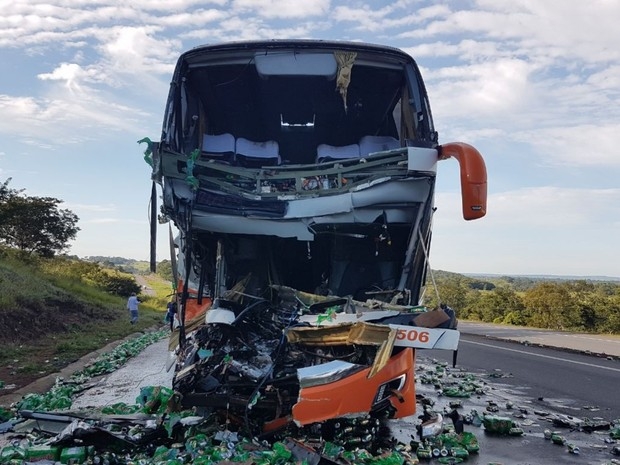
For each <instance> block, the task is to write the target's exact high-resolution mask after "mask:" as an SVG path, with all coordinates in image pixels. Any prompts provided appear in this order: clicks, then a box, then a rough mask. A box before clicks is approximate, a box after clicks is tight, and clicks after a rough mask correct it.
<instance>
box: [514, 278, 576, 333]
mask: <svg viewBox="0 0 620 465" xmlns="http://www.w3.org/2000/svg"><path fill="white" fill-rule="evenodd" d="M523 302H524V304H525V308H526V311H527V314H528V318H527V323H528V325H529V326H535V327H537V328H551V329H566V328H573V327H574V326H575V322H576V321H578V320H579V315H578V308H577V305H576V304H575V302H574V300H573V298H572V297H571V294H570V292H569V290H568V287H567V286H566V285H563V284H558V283H551V282H542V283H540V284H537V285H536V286H534V287H533V288H532V289H530V290H528V291H527V292H526V293H525V296H524V298H523Z"/></svg>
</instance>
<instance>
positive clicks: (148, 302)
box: [0, 249, 171, 392]
mask: <svg viewBox="0 0 620 465" xmlns="http://www.w3.org/2000/svg"><path fill="white" fill-rule="evenodd" d="M140 281H142V282H145V283H146V285H147V287H148V289H149V290H150V294H152V295H144V293H142V294H140V295H139V298H140V300H141V301H142V304H141V305H140V318H139V321H138V323H137V324H136V325H130V324H129V314H128V311H127V309H126V299H127V298H126V297H125V295H126V294H127V293H128V292H130V291H128V289H130V288H131V286H134V287H135V286H137V284H136V282H135V281H134V278H133V276H132V275H131V274H129V273H124V272H122V271H119V270H114V269H107V268H103V267H102V266H100V265H97V264H94V263H89V262H83V261H80V260H75V259H66V258H55V259H39V258H32V257H26V256H22V255H19V254H17V253H14V251H10V250H6V249H0V345H1V347H2V350H1V351H0V387H2V385H4V391H0V392H6V388H7V387H10V386H12V385H15V388H20V387H23V386H24V385H26V384H28V383H29V382H31V381H34V380H35V379H37V378H40V377H42V376H45V375H47V374H50V373H54V372H56V371H58V370H59V369H60V368H63V367H64V366H66V365H68V364H69V363H71V362H73V361H75V360H77V359H78V358H80V357H82V356H84V355H86V354H88V353H89V352H91V351H93V350H97V349H99V348H101V347H103V346H105V345H106V344H108V343H110V342H113V341H118V340H122V339H123V338H125V337H127V336H129V335H130V334H133V333H135V332H136V331H145V330H149V329H152V328H154V327H157V328H159V327H162V326H163V325H164V322H163V318H164V314H165V310H166V302H167V300H168V298H169V297H168V296H169V295H170V292H171V285H170V283H169V282H167V281H165V280H163V279H162V278H161V277H159V276H158V275H154V274H148V273H147V274H144V275H141V277H140ZM127 286H129V287H127ZM138 288H139V287H138ZM123 294H125V295H123Z"/></svg>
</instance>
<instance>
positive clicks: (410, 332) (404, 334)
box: [396, 329, 430, 343]
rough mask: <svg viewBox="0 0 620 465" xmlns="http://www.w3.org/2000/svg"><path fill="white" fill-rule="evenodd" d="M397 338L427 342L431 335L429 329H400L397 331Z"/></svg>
mask: <svg viewBox="0 0 620 465" xmlns="http://www.w3.org/2000/svg"><path fill="white" fill-rule="evenodd" d="M396 339H399V340H407V341H412V342H413V341H418V342H422V343H426V342H428V341H429V339H430V336H429V334H428V331H417V330H415V329H399V330H397V331H396Z"/></svg>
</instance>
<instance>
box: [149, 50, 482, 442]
mask: <svg viewBox="0 0 620 465" xmlns="http://www.w3.org/2000/svg"><path fill="white" fill-rule="evenodd" d="M151 152H152V154H151V156H152V159H151V160H150V163H151V165H152V179H153V181H154V182H155V183H158V184H159V185H160V186H161V188H162V199H163V205H161V212H160V215H159V217H160V221H163V222H166V221H171V222H172V223H173V224H174V225H175V226H176V229H178V235H177V236H176V238H174V239H171V247H172V248H173V250H174V254H173V255H172V262H173V271H174V274H175V277H174V279H175V281H176V283H177V285H178V286H177V292H178V303H179V318H180V321H181V325H180V327H179V328H178V329H177V330H176V331H175V333H174V334H173V340H174V342H173V345H174V346H176V362H175V375H174V380H173V388H174V390H175V391H176V392H177V394H178V398H179V401H180V402H181V404H182V405H183V406H185V407H189V406H191V407H194V408H196V409H198V410H200V411H202V412H203V413H204V414H205V415H207V414H209V415H214V416H215V417H216V418H217V417H218V416H219V418H221V421H222V424H224V422H225V426H226V428H227V429H232V428H237V429H239V430H244V431H246V432H249V433H251V434H254V435H268V434H276V433H277V432H278V431H282V430H287V429H290V428H304V429H305V430H306V431H317V428H318V430H319V431H320V434H321V436H322V437H329V435H330V434H331V435H332V436H338V435H339V434H344V433H343V431H348V432H350V435H349V436H350V438H349V440H350V441H353V440H354V439H352V438H355V441H357V444H358V445H365V444H366V442H369V441H372V439H373V436H374V435H373V431H375V429H373V428H374V426H373V427H370V428H368V427H363V426H360V425H366V426H367V425H369V424H371V425H375V421H377V420H380V419H391V418H402V417H407V416H410V415H413V414H414V413H415V410H416V405H415V404H416V398H415V388H414V387H415V384H414V360H415V351H416V349H418V348H443V349H447V350H456V348H457V346H458V340H459V333H458V331H457V330H456V319H455V316H454V314H453V313H450V312H449V311H444V310H442V309H441V308H438V309H435V310H429V309H426V308H425V307H423V306H422V305H421V303H422V302H421V299H422V296H423V290H424V286H425V281H426V275H427V270H428V269H429V265H428V261H429V251H430V245H431V225H432V219H433V213H434V211H435V206H434V200H433V199H434V194H435V179H436V174H437V163H438V162H440V161H441V160H444V159H447V158H451V157H453V158H455V159H456V160H457V161H458V162H459V164H460V170H461V171H460V172H461V179H460V182H461V192H462V210H463V217H464V218H465V219H466V220H473V219H477V218H480V217H482V216H484V215H485V213H486V170H485V165H484V161H483V159H482V157H481V156H480V154H479V153H478V151H477V150H476V149H475V148H473V147H471V146H470V145H467V144H464V143H448V144H439V142H438V134H437V131H436V130H435V127H434V125H433V120H432V117H431V110H430V106H429V101H428V98H427V94H426V90H425V87H424V83H423V80H422V77H421V75H420V72H419V70H418V67H417V65H416V63H415V61H414V60H413V59H412V58H411V57H410V56H408V55H407V54H405V53H404V52H402V51H400V50H398V49H395V48H391V47H385V46H378V45H371V44H364V43H352V42H330V41H320V40H273V41H249V42H233V43H223V44H218V45H206V46H200V47H197V48H194V49H192V50H189V51H187V52H185V53H183V54H182V55H181V56H180V58H179V60H178V63H177V65H176V69H175V71H174V75H173V78H172V83H171V87H170V92H169V97H168V101H167V104H166V109H165V115H164V122H163V130H162V135H161V140H160V141H158V142H157V143H152V144H151ZM344 425H349V426H344ZM355 425H356V426H355ZM359 428H362V429H361V430H360V429H359ZM330 431H331V433H330Z"/></svg>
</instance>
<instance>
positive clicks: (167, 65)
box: [0, 0, 620, 276]
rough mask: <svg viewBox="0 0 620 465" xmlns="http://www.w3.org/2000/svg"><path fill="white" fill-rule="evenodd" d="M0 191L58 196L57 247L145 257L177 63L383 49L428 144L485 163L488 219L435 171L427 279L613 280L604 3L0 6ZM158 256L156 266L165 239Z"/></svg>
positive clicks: (142, 1) (619, 108)
mask: <svg viewBox="0 0 620 465" xmlns="http://www.w3.org/2000/svg"><path fill="white" fill-rule="evenodd" d="M0 12H1V13H0V63H1V69H2V72H1V73H0V181H4V180H5V179H6V178H9V177H10V178H12V181H11V184H10V185H11V187H13V188H25V189H26V193H27V194H29V195H40V196H52V197H56V198H59V199H62V200H63V201H64V203H63V205H62V206H63V207H64V208H69V209H70V210H72V211H73V212H75V213H76V214H77V215H78V216H79V217H80V221H79V224H78V225H79V227H80V228H81V231H80V232H79V233H78V236H77V239H76V240H75V241H73V242H72V243H71V250H70V252H71V253H73V254H77V255H79V256H82V257H84V256H90V255H104V256H123V257H128V258H136V259H148V255H149V223H148V221H149V220H148V215H149V196H150V187H151V182H150V168H149V167H148V166H147V164H146V163H145V162H144V160H143V158H142V157H143V150H144V146H143V145H142V146H140V145H138V144H137V143H136V142H137V141H138V140H139V139H142V138H143V137H145V136H148V137H150V138H152V139H158V138H159V135H160V132H161V122H162V117H163V111H164V104H165V100H166V96H167V92H168V84H169V81H170V78H171V74H172V71H173V67H174V64H175V62H176V59H177V57H178V55H179V54H180V53H181V52H183V51H185V50H187V49H189V48H191V47H194V46H197V45H201V44H206V43H215V42H222V41H228V40H243V39H270V38H317V39H344V40H354V41H364V42H372V43H379V44H384V45H391V46H394V47H398V48H401V49H403V50H405V51H406V52H408V53H409V54H410V55H412V56H413V57H414V58H415V59H416V61H417V62H418V65H419V66H420V68H421V71H422V75H423V77H424V78H425V81H426V86H427V90H428V93H429V97H430V101H431V107H432V111H433V116H434V119H435V126H436V127H437V129H438V131H439V136H440V142H442V143H446V142H451V141H462V142H467V143H469V144H472V145H474V146H475V147H476V148H478V150H479V151H480V152H481V153H482V154H483V156H484V157H485V160H486V162H487V171H488V177H489V187H488V188H489V199H488V213H487V216H486V217H485V218H483V219H481V220H477V221H473V222H467V221H465V220H463V219H462V216H461V213H460V186H459V174H458V164H457V162H456V161H455V160H447V161H443V162H441V163H440V164H439V173H438V187H437V198H436V206H437V207H438V210H437V212H436V215H435V220H434V229H433V244H432V248H431V266H432V267H433V268H434V269H442V270H448V271H454V272H461V273H501V274H554V275H607V276H620V247H619V245H618V241H619V240H620V239H619V238H620V155H619V154H618V149H617V147H618V145H617V143H616V139H617V137H618V136H619V135H620V47H618V44H619V43H620V28H619V27H618V25H617V22H618V19H619V18H620V2H618V1H617V0H590V1H588V2H584V1H580V0H545V1H535V2H534V1H531V0H478V1H465V0H461V1H458V0H455V1H445V2H440V1H434V2H430V1H424V0H397V1H393V2H388V1H374V0H367V1H338V0H312V1H305V2H301V1H292V0H214V1H204V0H203V1H192V0H133V1H132V2H120V1H115V0H57V1H55V2H45V1H39V0H12V1H7V0H0ZM159 231H160V234H159V238H158V239H159V244H158V260H162V259H165V258H169V253H168V250H167V243H168V241H167V226H162V227H160V228H159Z"/></svg>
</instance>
